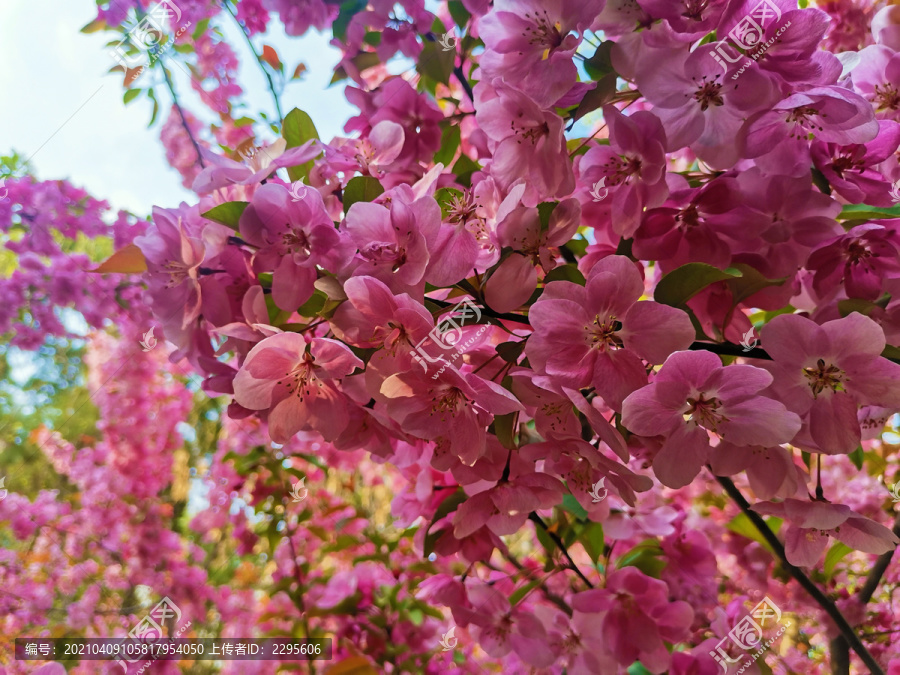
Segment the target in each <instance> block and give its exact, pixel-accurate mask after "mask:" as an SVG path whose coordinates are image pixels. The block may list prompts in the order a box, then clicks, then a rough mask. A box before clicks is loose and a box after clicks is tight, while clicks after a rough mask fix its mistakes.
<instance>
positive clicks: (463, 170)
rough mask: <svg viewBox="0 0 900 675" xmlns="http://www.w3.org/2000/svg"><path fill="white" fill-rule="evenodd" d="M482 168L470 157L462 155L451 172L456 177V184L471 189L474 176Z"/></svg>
mask: <svg viewBox="0 0 900 675" xmlns="http://www.w3.org/2000/svg"><path fill="white" fill-rule="evenodd" d="M480 168H481V167H480V166H479V165H478V162H475V161H473V160H472V158H471V157H469V156H468V155H461V156H460V158H459V159H458V160H456V164H454V165H453V168H452V169H450V171H452V172H453V173H454V174H455V175H456V182H458V183H459V184H460V185H464V186H466V187H470V185H471V183H472V174H473V173H474V172H476V171H478V170H479V169H480Z"/></svg>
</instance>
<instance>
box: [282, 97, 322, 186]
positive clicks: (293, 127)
mask: <svg viewBox="0 0 900 675" xmlns="http://www.w3.org/2000/svg"><path fill="white" fill-rule="evenodd" d="M281 135H282V136H283V137H284V140H285V141H287V148H298V147H300V146H301V145H303V144H304V143H306V142H307V141H309V140H312V139H316V140H318V138H319V132H318V131H316V125H315V124H313V121H312V118H311V117H310V116H309V115H307V114H306V113H305V112H303V111H302V110H300V109H299V108H294V109H293V110H291V112H289V113H288V114H287V115H285V118H284V125H283V126H282V129H281ZM312 166H313V160H309V161H308V162H305V163H303V164H301V165H300V166H290V167H288V170H287V172H288V177H289V178H290V179H291V181H298V180H300V179H302V178H306V177H307V176H308V175H309V171H310V169H312Z"/></svg>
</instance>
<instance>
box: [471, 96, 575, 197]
mask: <svg viewBox="0 0 900 675" xmlns="http://www.w3.org/2000/svg"><path fill="white" fill-rule="evenodd" d="M476 101H477V105H476V113H475V118H476V120H477V122H478V124H479V125H480V127H481V128H482V129H483V130H484V133H485V134H487V137H488V138H489V139H490V140H491V141H492V143H493V152H492V157H491V165H490V172H491V176H493V177H494V180H496V181H497V183H498V185H500V186H501V188H503V190H509V189H510V187H511V186H512V184H513V183H514V182H515V181H517V180H519V179H520V178H524V179H525V186H526V187H525V196H524V198H523V202H524V203H525V204H526V205H528V206H536V205H537V204H538V203H539V202H542V201H546V200H547V199H549V198H552V197H562V196H564V195H567V194H569V193H570V192H572V188H573V187H574V183H575V179H574V177H573V175H572V165H571V163H570V162H569V161H568V153H567V151H566V139H565V136H564V135H563V131H564V130H563V120H562V118H561V117H560V116H559V115H557V114H556V113H554V112H552V111H550V110H544V109H542V108H541V107H540V106H538V105H537V104H536V103H535V102H534V101H533V100H531V99H530V98H528V96H526V95H525V94H523V93H522V92H521V91H519V90H517V89H515V88H513V87H511V86H509V85H506V84H500V83H497V84H496V86H495V87H493V88H489V87H488V86H487V85H486V84H482V83H480V84H479V85H478V87H477V88H476Z"/></svg>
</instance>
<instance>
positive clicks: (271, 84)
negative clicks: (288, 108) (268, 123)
mask: <svg viewBox="0 0 900 675" xmlns="http://www.w3.org/2000/svg"><path fill="white" fill-rule="evenodd" d="M222 6H223V7H224V8H225V9H226V11H227V12H228V13H229V14H231V18H232V19H234V22H235V23H236V24H237V25H238V28H240V29H241V35H243V36H244V40H245V41H246V42H247V46H248V47H250V51H251V52H252V53H253V56H255V57H256V63H257V64H259V69H260V70H261V71H262V73H263V75H265V76H266V80H268V82H269V91H270V92H271V94H272V101H274V103H275V112H276V113H277V114H278V121H279V123H280V124H281V125H282V126H284V115H283V114H282V112H281V101H279V100H278V94H277V93H276V92H275V81H274V80H273V79H272V75H271V74H270V73H269V71H268V70H266V67H265V66H264V65H263V59H262V56H260V54H259V52H258V51H256V47H254V46H253V41H252V40H251V39H250V33H249V31H248V30H247V27H246V26H244V24H242V23H241V22H240V21H238V18H237V14H235V13H234V10H233V9H232V8H231V5H230V4H228V0H222Z"/></svg>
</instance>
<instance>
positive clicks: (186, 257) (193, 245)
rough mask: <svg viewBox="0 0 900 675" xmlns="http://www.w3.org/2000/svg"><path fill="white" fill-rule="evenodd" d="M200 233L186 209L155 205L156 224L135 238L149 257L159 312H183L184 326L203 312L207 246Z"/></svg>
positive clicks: (154, 218)
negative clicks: (202, 274)
mask: <svg viewBox="0 0 900 675" xmlns="http://www.w3.org/2000/svg"><path fill="white" fill-rule="evenodd" d="M198 220H199V219H198ZM199 235H200V232H199V228H198V227H196V226H194V227H192V226H191V224H190V223H189V222H188V213H187V212H186V210H185V209H181V210H174V209H161V208H158V207H156V208H154V209H153V225H151V227H150V229H149V230H148V232H147V234H146V235H144V236H142V237H137V238H136V239H135V240H134V243H135V245H137V246H138V247H139V248H140V249H141V252H142V253H143V254H144V258H145V259H146V260H147V270H148V272H149V273H150V293H151V295H152V296H153V298H154V304H156V305H158V306H159V308H160V309H159V311H158V312H157V313H158V314H159V315H160V316H162V315H165V316H166V318H169V317H171V318H175V317H174V316H173V313H174V315H178V314H180V318H181V321H180V322H178V323H180V324H181V327H182V328H186V327H187V326H188V325H189V324H190V323H191V322H193V321H194V320H195V319H196V318H197V317H198V316H199V315H200V306H201V297H200V281H199V269H200V265H201V263H203V257H204V255H205V247H204V245H203V242H202V241H201V239H200V237H199ZM166 308H170V309H168V311H167V310H166Z"/></svg>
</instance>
